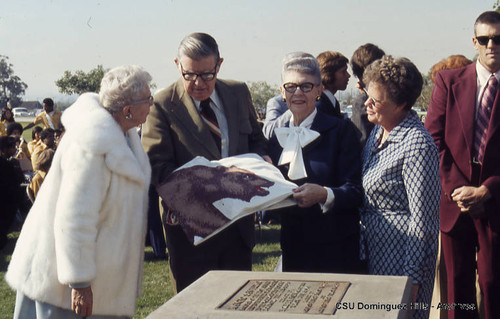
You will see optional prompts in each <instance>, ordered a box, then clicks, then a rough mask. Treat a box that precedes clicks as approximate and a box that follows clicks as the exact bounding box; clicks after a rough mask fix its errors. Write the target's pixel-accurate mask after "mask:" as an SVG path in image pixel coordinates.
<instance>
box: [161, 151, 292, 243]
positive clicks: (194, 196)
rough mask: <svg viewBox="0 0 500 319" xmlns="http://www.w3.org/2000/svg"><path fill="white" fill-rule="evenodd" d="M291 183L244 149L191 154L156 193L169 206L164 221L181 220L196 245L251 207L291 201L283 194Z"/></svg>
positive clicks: (173, 222)
mask: <svg viewBox="0 0 500 319" xmlns="http://www.w3.org/2000/svg"><path fill="white" fill-rule="evenodd" d="M295 187H296V185H295V184H294V183H290V182H288V181H286V180H285V179H284V178H283V176H282V175H281V173H280V172H279V170H277V169H276V168H275V167H274V166H272V165H271V164H269V163H266V162H265V161H263V160H262V159H261V158H260V157H259V156H255V155H253V154H246V155H240V156H234V157H228V158H225V159H222V160H219V161H212V162H210V161H208V160H207V159H205V158H203V157H196V158H195V159H193V160H192V161H190V162H188V163H187V164H185V165H184V166H182V167H180V168H179V169H177V170H176V171H174V172H173V173H172V174H171V175H170V176H169V177H168V178H167V180H166V182H165V183H164V184H163V185H161V186H160V187H159V188H158V192H159V194H160V196H161V198H162V199H163V201H164V205H165V206H166V209H168V214H167V217H166V218H167V223H169V224H180V226H181V227H182V229H183V231H184V232H185V233H186V235H187V237H188V238H189V239H190V241H192V242H193V243H194V244H195V245H198V244H200V243H201V242H203V241H204V240H206V239H208V238H210V237H212V236H214V235H216V234H217V233H218V232H219V231H221V230H222V229H224V228H226V227H227V226H229V225H230V224H231V223H233V222H234V221H236V220H238V219H240V218H242V217H245V216H248V215H249V214H252V213H254V212H256V211H259V210H263V209H270V208H269V206H273V207H272V208H278V207H284V206H290V205H294V204H295V203H294V202H293V201H291V200H287V198H288V197H289V196H290V195H291V194H292V191H291V190H292V189H293V188H295ZM276 205H277V207H274V206H276Z"/></svg>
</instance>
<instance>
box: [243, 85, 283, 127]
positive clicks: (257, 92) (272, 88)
mask: <svg viewBox="0 0 500 319" xmlns="http://www.w3.org/2000/svg"><path fill="white" fill-rule="evenodd" d="M248 89H249V90H250V94H251V95H252V102H253V105H254V107H255V111H256V112H257V114H258V115H259V117H260V118H261V119H263V118H265V116H266V104H267V101H268V100H269V99H270V98H272V97H273V96H275V95H277V94H279V92H280V91H279V88H278V86H277V85H271V84H269V83H267V82H266V81H257V82H248Z"/></svg>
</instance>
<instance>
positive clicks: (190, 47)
mask: <svg viewBox="0 0 500 319" xmlns="http://www.w3.org/2000/svg"><path fill="white" fill-rule="evenodd" d="M183 56H186V57H188V58H190V59H193V60H196V61H198V60H201V59H203V58H206V57H209V56H215V59H216V61H219V59H220V54H219V46H218V45H217V42H216V41H215V39H214V38H213V37H212V36H211V35H209V34H206V33H201V32H196V33H191V34H189V35H187V36H186V37H185V38H184V39H182V41H181V43H180V44H179V49H178V50H177V58H178V59H180V58H182V57H183Z"/></svg>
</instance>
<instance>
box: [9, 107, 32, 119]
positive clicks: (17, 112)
mask: <svg viewBox="0 0 500 319" xmlns="http://www.w3.org/2000/svg"><path fill="white" fill-rule="evenodd" d="M12 114H14V117H23V116H31V113H30V111H28V109H27V108H25V107H16V108H14V109H13V110H12Z"/></svg>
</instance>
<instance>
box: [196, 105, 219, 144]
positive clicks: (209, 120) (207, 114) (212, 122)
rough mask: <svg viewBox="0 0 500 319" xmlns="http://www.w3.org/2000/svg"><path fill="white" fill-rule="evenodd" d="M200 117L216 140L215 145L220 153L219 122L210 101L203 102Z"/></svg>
mask: <svg viewBox="0 0 500 319" xmlns="http://www.w3.org/2000/svg"><path fill="white" fill-rule="evenodd" d="M200 109H201V110H200V115H201V118H202V119H203V121H204V122H205V124H207V126H208V129H209V130H210V133H212V136H213V138H214V141H215V144H216V145H217V148H218V149H219V151H220V150H221V133H220V128H219V122H217V117H216V116H215V113H214V111H213V110H212V108H211V107H210V99H206V100H203V101H201V103H200Z"/></svg>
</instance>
